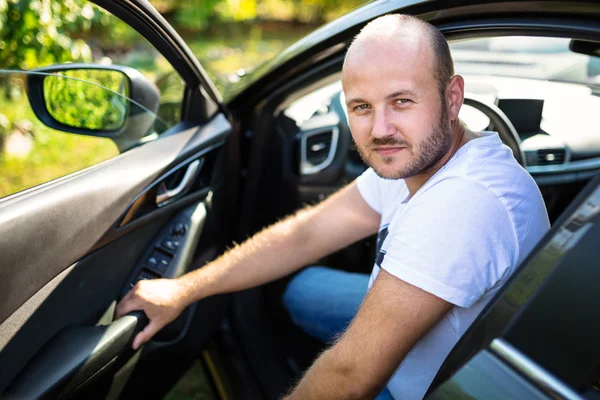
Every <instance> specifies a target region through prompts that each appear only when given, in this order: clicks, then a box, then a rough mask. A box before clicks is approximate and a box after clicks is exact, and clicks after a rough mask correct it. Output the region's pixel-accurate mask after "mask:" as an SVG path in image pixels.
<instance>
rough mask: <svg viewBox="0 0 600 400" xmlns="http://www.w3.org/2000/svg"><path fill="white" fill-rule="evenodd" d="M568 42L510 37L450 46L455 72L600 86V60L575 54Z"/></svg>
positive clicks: (546, 38) (568, 40)
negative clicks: (598, 84)
mask: <svg viewBox="0 0 600 400" xmlns="http://www.w3.org/2000/svg"><path fill="white" fill-rule="evenodd" d="M570 41H571V40H570V39H568V38H556V37H532V36H510V37H492V38H480V39H468V40H464V41H459V42H453V43H451V44H450V50H451V52H452V58H453V59H454V65H455V69H456V72H457V73H459V74H471V75H475V74H476V75H495V76H506V77H515V78H529V79H543V80H549V81H559V82H570V83H583V84H594V83H596V84H597V83H600V57H590V56H588V55H584V54H578V53H574V52H572V51H571V50H570V49H569V44H570Z"/></svg>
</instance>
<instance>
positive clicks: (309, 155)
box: [300, 128, 339, 175]
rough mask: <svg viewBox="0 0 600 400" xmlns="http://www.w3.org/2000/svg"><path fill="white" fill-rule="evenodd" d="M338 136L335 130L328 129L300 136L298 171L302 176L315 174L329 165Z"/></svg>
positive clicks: (337, 131) (333, 155)
mask: <svg viewBox="0 0 600 400" xmlns="http://www.w3.org/2000/svg"><path fill="white" fill-rule="evenodd" d="M338 135H339V130H338V129H337V128H330V129H327V130H321V131H313V132H308V133H305V134H304V135H303V136H302V140H301V146H302V147H301V167H300V169H301V172H302V174H303V175H311V174H315V173H317V172H319V171H321V170H323V169H325V168H327V167H328V166H329V165H331V163H332V162H333V159H334V157H335V149H336V147H337V141H338Z"/></svg>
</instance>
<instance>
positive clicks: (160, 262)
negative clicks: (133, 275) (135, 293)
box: [145, 251, 173, 276]
mask: <svg viewBox="0 0 600 400" xmlns="http://www.w3.org/2000/svg"><path fill="white" fill-rule="evenodd" d="M172 259H173V257H171V256H168V255H166V254H163V253H160V252H158V251H155V252H153V253H152V255H151V256H150V257H149V258H148V259H147V260H146V265H145V267H146V268H148V269H149V270H151V271H152V272H156V273H157V274H159V275H160V276H162V275H164V273H165V272H167V269H168V268H169V263H170V262H171V260H172Z"/></svg>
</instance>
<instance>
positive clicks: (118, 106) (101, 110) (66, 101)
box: [27, 64, 166, 151]
mask: <svg viewBox="0 0 600 400" xmlns="http://www.w3.org/2000/svg"><path fill="white" fill-rule="evenodd" d="M27 95H28V97H29V102H30V104H31V108H32V109H33V111H34V113H35V114H36V116H37V117H38V119H39V120H40V121H42V122H43V123H44V124H46V125H47V126H49V127H50V128H53V129H57V130H60V131H63V132H69V133H76V134H80V135H88V136H99V137H107V138H111V139H112V140H113V141H114V142H115V143H116V144H117V147H118V148H119V151H125V150H127V149H128V148H130V147H132V146H135V145H136V144H138V143H140V142H141V141H142V140H141V139H142V138H144V137H147V136H148V135H151V134H153V133H155V132H154V129H155V124H162V122H161V121H160V120H159V119H157V116H156V112H157V111H158V107H159V104H160V93H159V91H158V89H157V88H156V86H155V85H154V84H153V83H152V82H150V81H149V80H148V79H147V78H146V77H145V76H144V75H142V74H141V73H140V72H138V71H137V70H135V69H133V68H129V67H123V66H116V65H95V64H62V65H52V66H49V67H43V68H38V69H35V70H32V71H28V73H27ZM161 128H163V127H161ZM165 128H166V127H165ZM160 130H161V131H162V130H163V129H160Z"/></svg>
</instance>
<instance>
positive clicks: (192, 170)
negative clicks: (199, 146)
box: [156, 158, 204, 205]
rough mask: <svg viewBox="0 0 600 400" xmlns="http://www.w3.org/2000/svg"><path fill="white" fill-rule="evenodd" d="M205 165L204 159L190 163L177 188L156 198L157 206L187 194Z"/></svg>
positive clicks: (166, 191)
mask: <svg viewBox="0 0 600 400" xmlns="http://www.w3.org/2000/svg"><path fill="white" fill-rule="evenodd" d="M203 163H204V159H203V158H201V159H199V160H195V161H193V162H192V163H190V165H189V166H188V167H187V170H186V171H185V174H184V175H183V178H182V179H181V181H180V182H179V184H178V185H177V187H175V188H173V189H168V190H165V191H164V192H160V193H158V195H157V196H156V204H157V205H161V204H163V203H165V202H166V201H168V200H170V199H172V198H175V197H177V196H179V195H180V194H182V193H185V192H186V191H187V190H188V189H189V188H190V187H191V186H192V184H193V183H194V180H195V179H196V177H197V176H198V172H199V171H200V168H202V164H203Z"/></svg>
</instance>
